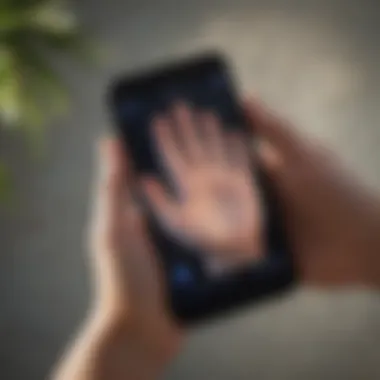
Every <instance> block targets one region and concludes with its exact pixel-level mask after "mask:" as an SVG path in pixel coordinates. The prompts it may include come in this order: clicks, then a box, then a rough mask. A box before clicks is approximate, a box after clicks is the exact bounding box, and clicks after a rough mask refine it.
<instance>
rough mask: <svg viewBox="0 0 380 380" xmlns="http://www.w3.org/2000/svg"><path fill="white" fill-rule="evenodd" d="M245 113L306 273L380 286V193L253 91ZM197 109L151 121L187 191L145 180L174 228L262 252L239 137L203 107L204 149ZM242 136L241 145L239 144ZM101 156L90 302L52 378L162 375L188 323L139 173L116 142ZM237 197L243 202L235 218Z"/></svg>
mask: <svg viewBox="0 0 380 380" xmlns="http://www.w3.org/2000/svg"><path fill="white" fill-rule="evenodd" d="M245 113H246V117H247V120H248V122H249V124H250V125H251V126H252V130H253V132H254V133H255V135H256V138H257V139H260V147H259V149H258V152H257V156H258V157H257V158H256V161H257V162H258V164H259V165H262V167H263V168H265V170H266V172H267V174H268V176H269V177H270V179H271V181H272V185H273V187H274V189H275V191H276V192H277V195H278V198H279V200H280V204H281V207H282V208H283V214H284V220H285V227H286V229H287V232H288V236H289V239H290V242H291V245H292V250H293V252H294V260H295V263H296V265H297V267H298V272H299V278H300V280H301V282H302V283H304V284H309V285H313V286H319V287H320V286H323V287H332V286H335V287H336V286H354V285H355V286H357V285H360V286H366V287H371V288H375V289H378V288H379V286H380V262H379V257H380V255H379V251H380V234H378V231H379V229H380V206H379V200H378V199H377V198H375V197H374V196H373V195H371V194H369V193H368V192H367V191H366V190H364V189H363V188H362V187H361V186H360V185H358V184H357V183H355V182H354V181H353V179H352V177H351V176H349V175H345V174H344V170H343V169H341V168H340V167H339V165H338V164H336V159H332V158H331V156H330V155H329V154H327V153H326V152H325V151H323V150H322V149H320V148H318V147H316V146H315V145H313V144H311V143H310V142H309V141H307V140H306V139H305V138H303V137H302V136H300V135H298V134H296V133H295V132H294V129H293V128H292V127H289V126H288V125H287V124H286V123H285V122H284V121H282V120H280V119H278V118H277V117H275V116H273V114H272V113H270V112H269V111H268V110H267V109H266V108H265V107H264V106H263V105H261V104H259V103H258V102H257V101H256V102H252V101H250V102H247V103H246V104H245ZM191 115H192V113H191V110H190V109H189V108H187V107H186V106H185V105H177V107H176V108H175V109H174V110H173V114H172V115H170V116H166V117H164V118H162V117H160V118H159V119H157V120H156V121H155V126H154V130H155V135H156V138H157V141H158V145H159V150H160V154H161V157H162V158H163V160H164V163H165V165H167V169H168V170H169V171H170V173H171V176H172V178H173V180H174V182H175V184H176V186H177V189H178V190H179V191H178V192H179V194H180V197H177V198H172V197H170V196H169V194H167V193H166V192H165V190H164V187H163V186H162V185H161V184H160V182H159V181H158V180H157V179H155V178H144V179H143V180H142V184H141V186H142V187H143V189H144V191H145V193H146V194H147V197H148V199H149V201H150V203H151V205H152V207H153V208H154V210H155V212H156V213H157V215H158V216H159V218H160V219H161V220H162V222H163V223H164V224H165V226H166V227H167V229H168V231H169V233H171V234H172V235H173V237H176V238H181V239H188V240H192V241H193V242H194V243H195V244H201V245H205V246H206V247H208V248H210V250H211V251H213V252H214V253H213V254H215V255H220V256H221V257H222V258H226V257H230V258H231V260H236V259H238V260H246V259H247V258H249V259H250V260H252V259H256V258H257V257H258V256H259V255H260V254H262V253H263V242H260V240H261V236H262V233H263V226H262V224H263V223H262V222H263V218H262V214H261V210H260V206H259V205H260V197H259V192H258V190H257V188H256V187H255V184H254V183H252V182H250V180H249V179H248V178H249V176H248V174H247V168H248V164H247V162H248V160H247V157H248V155H247V154H246V153H244V152H246V150H245V148H244V144H242V140H241V137H239V136H237V137H236V136H225V135H224V134H222V133H221V132H220V127H219V125H218V121H217V120H216V119H215V118H214V116H213V115H211V114H206V115H204V114H203V115H202V117H201V120H202V124H204V126H205V130H207V136H208V137H207V138H210V140H207V144H208V145H207V146H208V149H207V150H206V149H204V148H203V149H201V147H202V145H201V141H203V140H201V139H197V138H196V137H195V136H194V133H195V131H196V129H195V127H194V124H193V123H192V122H191V121H190V119H191ZM173 120H176V122H177V123H178V125H179V128H180V130H181V135H182V143H183V142H186V144H184V145H183V146H182V148H183V149H182V150H183V151H184V154H182V153H181V152H182V150H181V151H180V150H179V149H178V148H176V146H177V145H176V144H178V141H176V140H175V138H174V137H173V135H172V132H171V129H170V128H171V127H170V123H171V121H173ZM184 137H185V138H184ZM231 139H232V140H231ZM210 141H211V142H212V144H213V145H209V144H210ZM226 142H228V143H226ZM235 143H236V145H235ZM238 145H239V146H240V147H243V149H242V150H241V149H239V150H237V149H236V150H235V148H233V147H235V146H238ZM229 149H231V150H230V151H229V153H228V154H224V153H225V152H224V153H223V151H224V150H227V151H228V150H229ZM239 152H243V153H244V154H243V155H241V153H239ZM206 153H207V155H206ZM99 156H100V160H99V167H100V169H101V170H100V172H99V179H98V185H97V191H96V197H95V202H94V214H93V216H92V219H91V233H90V241H91V244H90V248H91V249H90V253H91V255H90V262H91V263H92V264H93V265H92V267H93V274H94V290H95V292H94V297H93V299H94V302H93V306H92V308H91V311H90V313H89V316H88V318H87V320H86V322H85V323H84V326H83V327H82V329H81V330H80V332H79V334H78V336H77V338H76V340H75V341H74V342H73V344H72V345H71V346H70V347H69V348H68V350H67V354H66V355H65V356H64V357H63V359H62V360H61V362H60V363H59V364H58V365H57V369H56V371H55V373H54V374H53V376H52V378H53V379H56V380H63V379H65V380H66V379H70V380H98V379H111V380H118V379H133V380H135V379H137V380H140V379H141V380H143V379H154V378H157V377H159V376H160V375H161V374H162V372H163V371H164V369H165V368H166V366H167V365H168V363H170V362H171V361H172V360H173V359H174V357H175V356H176V355H177V354H178V352H179V350H180V348H181V346H182V344H183V340H184V337H185V331H184V330H183V329H182V328H181V327H180V326H178V324H177V323H176V322H175V320H174V318H173V317H172V316H171V314H170V312H169V311H168V309H167V307H166V302H165V287H164V281H163V278H162V272H161V270H160V263H159V262H158V260H157V256H156V253H155V251H154V248H153V247H152V245H151V243H150V241H149V238H148V235H147V230H146V223H145V218H144V216H143V213H142V211H141V210H140V209H139V207H138V206H137V205H136V204H135V203H134V201H133V198H132V196H131V192H132V189H134V188H136V186H139V183H138V182H137V181H136V179H135V178H134V176H133V174H132V172H131V168H130V164H129V162H128V158H127V157H126V156H125V153H124V151H123V149H122V147H121V144H120V142H119V141H118V140H117V139H114V138H111V139H106V140H105V141H102V143H101V149H100V152H99ZM226 157H233V159H232V160H229V159H226ZM236 163H238V164H237V165H236ZM184 174H185V175H184ZM227 174H228V175H227ZM231 178H234V181H231ZM225 194H227V195H228V196H227V197H226V196H225ZM215 197H216V198H217V197H220V199H219V200H218V201H215ZM231 203H232V204H233V205H234V207H236V208H237V209H238V212H237V213H236V214H234V222H233V223H231V221H230V220H231V208H230V204H231ZM210 226H212V227H210Z"/></svg>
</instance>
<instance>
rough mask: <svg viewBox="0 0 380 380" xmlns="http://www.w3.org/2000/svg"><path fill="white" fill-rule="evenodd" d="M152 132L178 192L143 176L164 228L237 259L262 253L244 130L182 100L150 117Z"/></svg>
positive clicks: (249, 258)
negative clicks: (227, 125)
mask: <svg viewBox="0 0 380 380" xmlns="http://www.w3.org/2000/svg"><path fill="white" fill-rule="evenodd" d="M153 134H154V140H155V141H156V143H157V148H158V152H159V154H160V158H161V159H162V162H163V164H164V166H165V169H166V170H167V171H168V173H169V174H170V177H171V179H172V180H173V182H174V184H175V188H176V190H177V196H175V197H174V196H173V195H172V194H170V193H169V192H168V191H167V189H166V188H165V187H164V185H163V184H162V183H161V182H160V180H159V179H158V178H153V177H144V178H143V179H142V181H143V188H144V193H145V194H146V196H147V199H148V201H149V203H150V205H151V207H152V209H153V211H154V212H155V214H156V215H157V217H158V219H159V220H160V222H161V223H162V224H163V226H164V228H166V229H167V231H168V233H169V234H171V236H173V237H174V238H177V239H181V240H182V241H186V242H188V243H189V244H193V245H196V246H199V247H201V248H203V249H205V250H207V251H210V252H212V253H216V254H217V256H218V257H220V258H225V259H226V260H227V261H228V260H233V261H234V263H237V264H240V263H244V262H246V261H254V260H255V259H257V258H260V257H261V256H262V254H263V245H264V244H263V241H262V240H263V235H264V234H263V233H262V232H263V215H262V210H261V202H260V196H259V191H258V189H257V187H256V186H255V184H254V181H253V176H252V173H251V168H250V158H249V149H248V143H247V140H246V139H244V135H243V134H240V133H238V132H230V133H227V132H224V131H222V126H221V122H220V121H219V120H218V118H217V116H216V115H214V114H213V113H211V112H205V111H202V112H196V111H194V110H191V109H190V108H189V107H188V106H187V105H185V104H182V103H181V104H177V105H176V106H174V108H173V110H172V111H171V112H170V114H168V115H165V116H158V117H156V118H155V119H154V121H153ZM231 253H234V254H233V255H231Z"/></svg>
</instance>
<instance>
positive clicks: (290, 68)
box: [0, 0, 380, 380]
mask: <svg viewBox="0 0 380 380" xmlns="http://www.w3.org/2000/svg"><path fill="white" fill-rule="evenodd" d="M377 3H378V1H377V0H361V1H354V0H329V1H327V0H310V1H308V0H299V1H296V0H293V1H292V0H289V1H285V0H284V1H280V0H266V1H265V0H251V1H242V0H234V1H232V0H231V1H227V0H209V1H204V0H193V1H182V0H181V1H179V0H177V1H174V0H173V1H166V0H161V1H153V0H150V1H147V0H140V1H131V0H130V1H122V0H107V1H102V0H82V1H80V2H79V1H78V2H77V3H76V4H75V5H76V7H77V9H78V13H79V15H80V17H81V18H82V19H83V20H84V23H85V26H86V28H87V29H88V31H89V33H91V34H93V35H94V36H95V37H96V38H98V39H99V40H100V42H101V43H102V44H103V46H104V50H105V53H106V54H105V55H106V59H105V62H104V64H103V66H102V67H100V68H96V69H92V70H87V69H86V70H84V69H83V68H80V67H77V66H74V65H73V64H71V63H70V62H59V65H60V67H61V68H62V71H63V73H64V75H65V77H66V79H67V82H68V84H69V86H70V90H71V92H72V97H73V108H72V112H71V114H70V115H69V116H68V117H67V118H66V119H65V120H64V121H62V122H61V123H60V125H57V126H56V128H53V129H52V130H51V131H50V133H49V136H48V148H47V159H45V160H43V161H42V162H33V161H31V160H30V159H29V158H28V157H27V156H26V155H21V154H20V153H17V150H19V148H18V146H19V143H17V142H15V141H13V142H12V141H7V143H6V144H5V143H4V142H3V143H2V144H0V148H1V149H6V150H7V156H8V157H9V158H10V161H11V164H12V166H13V167H14V169H15V173H16V185H17V186H18V187H19V189H20V192H19V194H18V197H19V198H18V199H19V207H18V208H16V209H15V210H13V212H12V213H11V215H9V213H8V214H5V215H2V216H1V218H0V226H1V229H0V242H1V243H0V378H1V379H4V380H7V379H12V380H13V379H14V380H19V379H20V380H21V379H30V380H37V379H41V378H44V377H45V376H46V374H47V373H48V370H49V368H50V367H51V365H52V363H53V361H54V360H55V359H56V357H57V355H58V353H59V351H60V350H62V347H63V345H64V343H65V342H66V341H67V339H68V337H69V335H70V334H72V332H73V331H74V329H75V327H76V326H77V325H78V323H79V321H80V320H81V318H82V317H83V315H84V313H85V309H86V306H87V304H88V295H89V288H88V278H87V271H86V261H85V250H84V248H83V246H84V244H83V240H84V239H83V236H84V227H85V223H86V219H87V210H88V203H89V202H88V201H89V190H90V182H91V176H92V170H93V165H92V164H93V157H92V156H93V154H92V153H93V152H92V151H93V145H94V142H95V140H96V138H97V136H98V135H99V133H101V131H103V130H104V129H105V126H106V125H107V114H106V112H105V106H104V93H105V88H106V86H107V84H108V83H109V81H110V79H111V78H112V77H113V76H114V75H115V74H119V73H120V72H121V71H125V70H129V69H133V68H136V67H140V66H142V65H143V66H147V65H149V64H151V63H153V62H160V61H164V60H166V59H168V57H169V56H170V57H177V56H181V55H183V54H186V53H189V52H195V51H198V50H199V49H200V48H207V47H219V48H221V49H223V50H224V51H226V52H227V53H228V54H229V55H230V56H231V57H232V59H233V62H234V65H235V68H236V74H237V77H238V78H239V81H240V83H241V86H242V88H243V89H244V90H247V91H250V92H254V93H259V94H260V95H262V96H263V97H264V99H265V100H266V101H268V103H270V104H272V105H273V106H274V107H277V108H278V109H279V110H280V111H281V112H283V113H284V114H285V115H288V116H291V117H292V118H293V119H294V120H295V121H297V123H298V126H299V127H300V128H302V129H305V130H306V131H307V132H308V133H310V134H311V135H313V136H317V137H319V138H320V139H322V140H324V141H325V142H326V143H328V144H329V145H330V146H331V147H332V148H334V149H335V150H336V151H337V152H338V153H339V154H340V155H341V156H342V158H343V159H344V160H345V161H346V162H347V164H348V165H350V166H351V167H353V168H354V169H355V170H356V171H357V173H358V175H359V176H361V177H362V178H363V179H364V180H365V181H367V182H368V184H369V185H371V186H374V187H377V188H380V170H379V169H378V165H379V163H380V151H379V150H378V145H379V143H380V128H379V118H380V107H379V98H380V97H379V94H380V85H379V84H380V83H379V82H380V71H378V67H379V66H380V65H379V64H380V53H379V49H378V45H377V44H378V35H379V33H380V26H379V22H378V17H379V13H380V5H377ZM379 359H380V298H379V295H376V294H370V293H366V292H364V291H363V290H355V291H352V292H348V291H347V292H345V293H341V294H321V293H317V292H312V291H299V292H296V293H294V294H292V295H289V296H288V297H286V298H284V299H282V300H279V301H277V302H272V303H269V304H266V305H262V306H261V307H260V308H258V309H255V310H252V311H247V312H244V313H242V312H241V313H239V314H238V315H236V317H234V318H230V319H228V320H225V321H220V322H219V323H217V324H214V325H213V326H209V327H207V326H206V327H205V328H202V329H199V330H197V331H194V332H193V333H192V334H191V338H190V340H189V344H188V346H187V348H186V349H185V352H184V354H183V355H182V356H181V357H180V358H179V359H178V361H177V362H176V363H175V364H174V366H173V368H172V369H171V371H170V374H169V378H170V379H182V380H185V379H186V380H187V379H211V380H213V379H219V380H224V379H236V378H239V379H260V380H262V379H279V378H284V379H293V380H294V379H305V378H307V379H309V380H312V379H321V378H323V379H338V378H342V379H359V378H360V379H371V378H373V379H374V378H380V366H379V364H378V362H379Z"/></svg>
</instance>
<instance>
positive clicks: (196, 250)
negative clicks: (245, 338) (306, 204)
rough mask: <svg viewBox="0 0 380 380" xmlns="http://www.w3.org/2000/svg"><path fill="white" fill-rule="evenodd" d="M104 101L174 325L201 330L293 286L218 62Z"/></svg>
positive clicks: (276, 222) (152, 79) (130, 85)
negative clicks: (205, 322)
mask: <svg viewBox="0 0 380 380" xmlns="http://www.w3.org/2000/svg"><path fill="white" fill-rule="evenodd" d="M111 96H112V97H111V106H112V110H113V115H114V117H115V121H116V123H115V124H116V126H117V131H118V134H119V136H120V137H121V139H122V140H123V142H124V144H125V146H126V148H127V150H128V151H129V152H130V155H131V159H132V161H133V164H134V167H135V172H136V176H137V178H139V179H140V182H141V183H143V184H144V185H143V188H144V192H143V199H142V200H143V202H144V203H145V205H146V206H147V207H146V208H147V212H148V215H149V225H150V233H151V236H152V240H153V242H154V245H155V246H156V249H157V252H158V254H159V257H160V260H161V262H162V266H163V270H164V274H165V279H166V286H167V289H168V292H167V293H168V303H169V305H170V307H171V309H172V311H173V312H174V314H175V315H176V316H177V318H179V319H180V320H181V321H185V322H190V321H196V320H201V319H204V318H205V317H206V316H208V315H214V314H215V313H218V312H221V311H223V310H226V309H229V308H232V307H235V306H237V305H241V304H245V303H247V302H250V301H257V300H258V299H259V298H262V297H263V296H268V295H269V294H273V293H276V292H278V291H280V290H282V289H285V288H286V287H287V286H288V285H290V284H291V283H293V281H294V271H293V262H292V260H291V256H290V253H289V251H288V247H287V242H286V237H285V234H284V230H283V224H282V222H283V219H282V217H281V215H280V214H281V213H280V211H279V208H278V207H277V202H276V199H275V196H274V194H273V192H272V191H271V188H270V185H269V184H268V181H267V178H266V176H265V175H264V174H263V173H262V172H260V170H258V168H255V167H254V165H252V162H253V160H251V157H250V152H249V145H250V144H251V141H252V137H251V131H252V130H250V128H248V127H247V124H246V118H245V115H244V113H243V110H242V108H241V104H240V103H239V101H238V99H237V95H236V93H235V89H234V86H233V83H232V79H231V76H230V74H229V70H228V68H227V65H226V63H225V62H224V60H223V59H222V58H221V57H220V56H218V55H211V56H203V57H199V58H196V59H193V60H189V61H187V62H182V63H178V64H174V65H170V66H167V67H165V68H162V69H157V70H155V71H152V72H150V73H147V74H142V75H137V76H133V77H130V78H127V79H123V80H121V81H119V82H118V83H117V84H116V86H115V87H114V88H113V90H112V93H111ZM184 103H185V104H184ZM137 195H138V196H139V197H140V199H141V198H142V197H141V194H137Z"/></svg>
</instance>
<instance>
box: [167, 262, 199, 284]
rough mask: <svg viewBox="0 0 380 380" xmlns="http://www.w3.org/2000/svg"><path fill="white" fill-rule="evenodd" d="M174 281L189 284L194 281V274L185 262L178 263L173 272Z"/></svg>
mask: <svg viewBox="0 0 380 380" xmlns="http://www.w3.org/2000/svg"><path fill="white" fill-rule="evenodd" d="M172 278H173V281H174V283H175V284H176V285H188V284H191V283H192V282H193V281H194V274H193V272H192V271H191V269H190V268H189V267H188V266H187V265H185V264H177V265H176V266H175V267H174V269H173V273H172Z"/></svg>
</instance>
